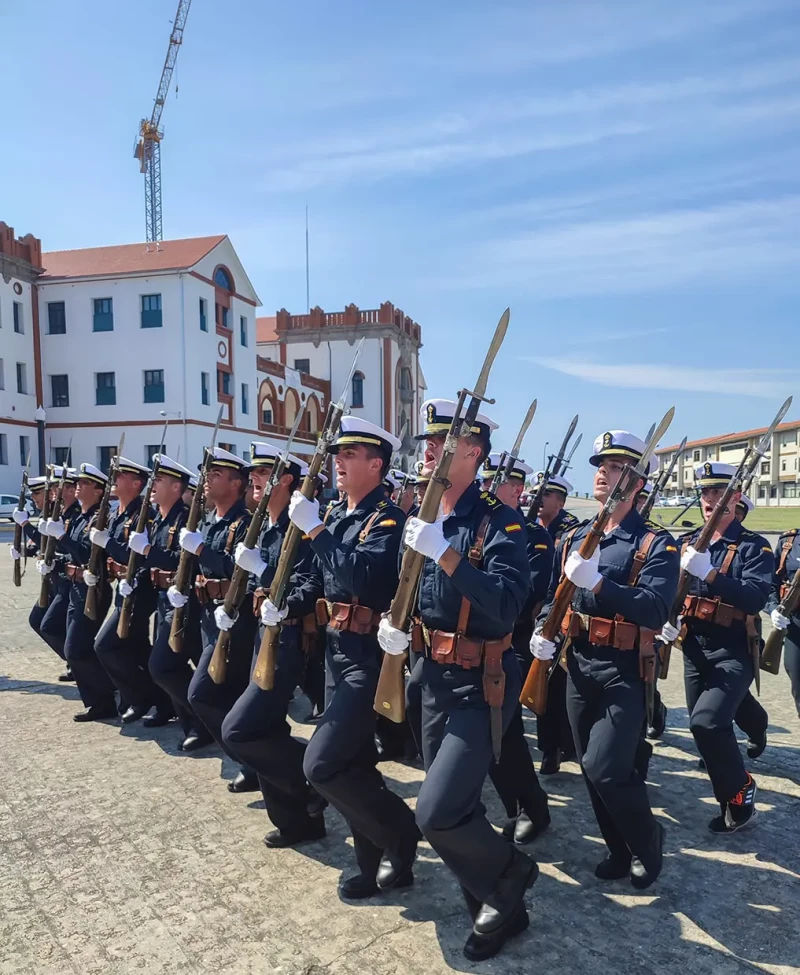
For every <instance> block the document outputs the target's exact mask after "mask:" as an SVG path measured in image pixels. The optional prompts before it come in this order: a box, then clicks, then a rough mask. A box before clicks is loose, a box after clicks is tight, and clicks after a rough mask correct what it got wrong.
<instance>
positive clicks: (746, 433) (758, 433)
mask: <svg viewBox="0 0 800 975" xmlns="http://www.w3.org/2000/svg"><path fill="white" fill-rule="evenodd" d="M798 427H800V420H792V421H790V422H789V423H779V424H778V426H777V427H776V428H775V430H776V432H777V431H783V430H796V429H797V428H798ZM768 429H769V427H758V428H757V429H756V430H742V431H741V432H740V433H723V434H722V435H721V436H719V437H706V438H705V440H689V441H688V442H687V444H686V449H687V450H688V449H689V448H690V447H707V446H708V445H709V444H712V443H730V442H731V441H733V440H748V439H749V438H750V437H763V435H764V434H765V433H766V432H767V430H768ZM678 447H680V444H677V443H676V444H673V445H672V446H671V447H659V448H658V450H657V451H656V454H668V453H670V452H671V451H673V450H677V449H678Z"/></svg>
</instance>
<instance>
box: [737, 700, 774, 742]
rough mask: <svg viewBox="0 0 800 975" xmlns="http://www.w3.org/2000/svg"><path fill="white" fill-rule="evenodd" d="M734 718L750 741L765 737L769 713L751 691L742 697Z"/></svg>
mask: <svg viewBox="0 0 800 975" xmlns="http://www.w3.org/2000/svg"><path fill="white" fill-rule="evenodd" d="M733 720H734V723H735V724H736V725H737V727H739V728H741V729H742V731H743V732H744V733H745V734H746V735H747V737H748V738H749V739H750V741H758V739H759V738H763V736H764V735H765V734H766V733H767V728H768V727H769V715H768V714H767V712H766V711H765V709H764V708H763V707H762V706H761V704H760V703H759V701H758V700H757V699H756V698H755V697H753V695H752V694H751V693H750V691H748V692H747V693H746V694H745V696H744V697H743V698H742V703H741V704H740V705H739V707H738V708H737V709H736V715H735V716H734V719H733Z"/></svg>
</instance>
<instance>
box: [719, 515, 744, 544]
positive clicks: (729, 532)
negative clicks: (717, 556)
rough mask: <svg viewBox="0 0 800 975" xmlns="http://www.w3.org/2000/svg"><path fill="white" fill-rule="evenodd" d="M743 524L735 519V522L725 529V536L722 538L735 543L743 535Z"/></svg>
mask: <svg viewBox="0 0 800 975" xmlns="http://www.w3.org/2000/svg"><path fill="white" fill-rule="evenodd" d="M742 530H743V529H742V523H741V522H740V521H739V520H738V519H737V518H734V519H733V521H732V522H731V523H730V525H728V527H727V528H726V529H725V534H724V535H723V536H722V537H723V538H724V539H725V541H726V542H735V541H736V540H737V539H738V538H740V537H741V534H742Z"/></svg>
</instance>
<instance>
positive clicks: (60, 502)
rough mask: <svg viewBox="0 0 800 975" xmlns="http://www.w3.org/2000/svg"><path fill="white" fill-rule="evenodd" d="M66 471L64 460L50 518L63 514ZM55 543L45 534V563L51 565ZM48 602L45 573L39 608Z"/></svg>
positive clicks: (53, 539)
mask: <svg viewBox="0 0 800 975" xmlns="http://www.w3.org/2000/svg"><path fill="white" fill-rule="evenodd" d="M66 471H67V465H66V462H65V463H64V465H63V467H62V472H63V473H62V475H61V480H60V481H59V484H58V493H57V494H56V499H55V501H54V502H53V506H52V509H51V512H50V516H51V517H52V518H55V519H56V520H57V519H59V518H60V517H61V515H62V514H63V507H64V484H65V482H66V479H67V477H66ZM57 544H58V542H57V541H56V539H55V538H53V536H52V535H48V536H47V541H46V542H45V546H44V552H43V558H44V562H45V565H50V566H52V564H53V560H54V559H55V556H56V545H57ZM49 602H50V577H49V575H46V576H42V584H41V587H40V589H39V608H40V609H47V605H48V603H49Z"/></svg>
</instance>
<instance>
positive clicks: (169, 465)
mask: <svg viewBox="0 0 800 975" xmlns="http://www.w3.org/2000/svg"><path fill="white" fill-rule="evenodd" d="M153 463H154V464H158V473H159V474H169V476H170V477H176V478H179V479H180V478H185V479H186V480H187V481H188V482H189V483H190V484H191V483H192V479H193V478H194V487H197V477H196V476H195V475H194V474H193V473H192V472H191V471H190V470H189V468H188V467H184V466H183V464H179V463H178V462H177V460H173V459H172V458H171V457H167V455H166V454H160V455H159V454H153Z"/></svg>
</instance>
